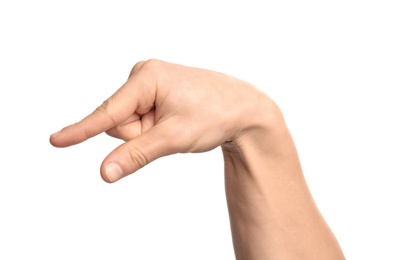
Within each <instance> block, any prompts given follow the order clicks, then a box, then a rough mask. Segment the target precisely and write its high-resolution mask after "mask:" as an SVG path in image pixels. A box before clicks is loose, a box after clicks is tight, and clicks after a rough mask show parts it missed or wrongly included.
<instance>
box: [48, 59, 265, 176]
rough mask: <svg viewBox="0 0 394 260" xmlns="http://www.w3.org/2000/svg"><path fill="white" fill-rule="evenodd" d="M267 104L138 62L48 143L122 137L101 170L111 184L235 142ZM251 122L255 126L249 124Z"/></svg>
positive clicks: (238, 86) (213, 78)
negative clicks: (167, 160) (162, 162)
mask: <svg viewBox="0 0 394 260" xmlns="http://www.w3.org/2000/svg"><path fill="white" fill-rule="evenodd" d="M270 103H272V102H271V101H270V99H269V98H268V97H267V96H266V95H264V94H263V93H261V92H260V91H258V90H257V89H256V88H254V87H253V86H251V85H250V84H248V83H246V82H243V81H241V80H238V79H235V78H233V77H230V76H227V75H224V74H221V73H218V72H213V71H207V70H202V69H197V68H191V67H185V66H181V65H176V64H171V63H167V62H163V61H158V60H149V61H146V62H139V63H137V64H136V65H135V66H134V67H133V69H132V71H131V73H130V76H129V78H128V80H127V82H126V83H125V84H124V85H123V86H122V87H121V88H120V89H119V90H118V91H117V92H116V93H115V94H114V95H113V96H111V97H110V98H108V99H107V100H106V101H104V103H103V104H102V105H101V106H99V107H98V108H97V109H96V110H95V111H94V112H93V113H92V114H90V115H88V116H87V117H85V118H84V119H83V120H82V121H80V122H78V123H75V124H73V125H70V126H67V127H65V128H64V129H62V130H61V131H60V132H57V133H55V134H53V135H52V136H51V138H50V142H51V144H52V145H54V146H57V147H66V146H70V145H74V144H77V143H80V142H83V141H85V140H87V139H89V138H91V137H93V136H95V135H97V134H100V133H102V132H104V131H105V132H106V133H107V134H108V135H110V136H112V137H116V138H120V139H123V140H124V141H125V143H124V144H122V145H120V146H119V147H118V148H116V149H115V150H114V151H112V152H111V153H110V154H109V155H108V156H107V157H106V158H105V160H104V161H103V163H102V165H101V169H100V171H101V176H102V178H103V179H104V180H105V181H107V182H115V181H117V180H119V179H120V178H122V177H125V176H126V175H128V174H131V173H133V172H135V171H136V170H138V169H140V168H141V167H143V166H145V165H146V164H148V163H150V162H152V161H153V160H155V159H157V158H159V157H162V156H166V155H170V154H175V153H187V152H205V151H209V150H211V149H214V148H215V147H217V146H220V145H222V144H223V143H225V142H226V141H234V140H236V139H237V138H240V137H241V136H242V135H244V134H245V133H246V132H247V130H248V129H249V128H253V126H254V125H257V124H260V123H261V120H262V118H259V119H257V118H256V115H260V114H261V113H260V112H262V111H261V110H260V109H261V108H262V109H264V106H267V104H270ZM254 118H256V120H254Z"/></svg>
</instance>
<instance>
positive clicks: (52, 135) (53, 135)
mask: <svg viewBox="0 0 394 260" xmlns="http://www.w3.org/2000/svg"><path fill="white" fill-rule="evenodd" d="M59 133H60V131H59V132H56V133H54V134H51V137H56V136H57V135H59Z"/></svg>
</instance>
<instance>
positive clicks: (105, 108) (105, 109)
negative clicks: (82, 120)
mask: <svg viewBox="0 0 394 260" xmlns="http://www.w3.org/2000/svg"><path fill="white" fill-rule="evenodd" d="M110 100H111V99H107V100H105V101H104V102H103V103H102V104H101V105H100V106H99V107H97V108H96V110H95V111H94V113H98V114H102V115H104V116H105V117H107V118H108V119H109V120H110V121H111V123H112V125H116V121H115V119H114V118H113V116H112V115H111V113H110V111H111V101H110Z"/></svg>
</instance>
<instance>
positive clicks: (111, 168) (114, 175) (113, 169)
mask: <svg viewBox="0 0 394 260" xmlns="http://www.w3.org/2000/svg"><path fill="white" fill-rule="evenodd" d="M105 174H107V178H108V179H109V181H110V182H115V181H117V180H119V179H120V178H122V176H123V171H122V169H121V168H120V166H119V165H118V164H116V163H112V162H111V163H109V164H108V165H107V166H106V167H105Z"/></svg>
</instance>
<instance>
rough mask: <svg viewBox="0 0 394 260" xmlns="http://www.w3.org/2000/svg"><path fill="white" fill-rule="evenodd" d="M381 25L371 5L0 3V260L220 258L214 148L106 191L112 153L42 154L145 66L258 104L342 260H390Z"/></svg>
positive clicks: (167, 161) (386, 9) (386, 29)
mask: <svg viewBox="0 0 394 260" xmlns="http://www.w3.org/2000/svg"><path fill="white" fill-rule="evenodd" d="M393 14H394V8H393V4H392V1H379V0H374V1H372V0H371V1H360V0H358V1H350V0H340V1H339V0H334V1H305V0H301V1H254V2H253V1H201V0H200V1H194V2H192V1H173V0H172V1H132V0H130V1H123V2H121V1H4V0H1V2H0V97H1V102H0V113H1V114H0V115H1V129H0V150H1V157H0V158H1V159H0V160H1V161H0V162H1V170H0V174H1V176H0V177H1V178H0V259H141V260H145V259H234V256H233V250H232V243H231V235H230V228H229V221H228V216H227V208H226V203H225V196H224V187H223V170H222V166H223V165H222V158H221V153H220V151H219V150H218V149H216V150H213V151H211V152H209V153H205V154H183V155H174V156H170V157H165V158H161V159H159V160H157V161H155V162H153V163H152V164H150V165H148V166H146V167H145V168H144V169H142V170H141V171H139V172H138V173H135V174H134V175H132V176H129V177H127V178H126V179H123V180H122V181H120V182H118V183H116V184H111V185H110V184H106V183H104V182H103V181H102V180H101V178H100V176H99V166H100V164H101V161H102V159H103V158H104V157H105V156H106V155H107V154H108V153H109V152H110V151H111V150H112V149H114V148H115V147H116V146H117V145H119V144H120V141H118V140H114V139H111V138H110V137H108V136H106V135H104V134H103V135H99V136H98V137H96V138H94V139H91V140H89V141H87V142H85V143H83V144H81V145H78V146H73V147H70V148H66V149H56V148H53V147H51V146H50V144H49V142H48V138H49V135H50V134H51V133H52V132H55V131H57V130H59V129H61V128H62V127H63V126H65V125H68V124H70V123H74V122H75V121H78V120H80V119H81V118H82V117H84V116H85V115H87V114H88V113H90V112H91V111H92V110H93V109H95V108H96V107H97V106H98V105H99V104H101V103H102V101H104V100H105V99H106V98H107V97H108V96H109V95H111V94H112V93H113V92H114V91H115V90H116V89H117V88H118V87H120V86H121V85H122V84H123V83H124V81H125V80H126V78H127V76H128V73H129V71H130V69H131V67H132V66H133V65H134V64H135V63H136V62H138V61H140V60H145V59H149V58H158V59H162V60H166V61H170V62H175V63H181V64H184V65H190V66H196V67H203V68H207V69H212V70H218V71H221V72H224V73H227V74H230V75H233V76H235V77H238V78H241V79H243V80H246V81H249V82H251V83H253V84H254V85H256V86H258V87H259V88H260V89H261V90H263V91H264V92H266V93H268V94H269V95H270V96H271V97H272V98H273V99H274V100H276V101H277V103H278V104H279V105H280V107H281V108H282V110H283V113H284V115H285V118H286V120H287V122H288V126H289V128H290V131H291V133H292V135H293V138H294V140H295V142H296V145H297V148H298V151H299V155H300V158H301V162H302V165H303V168H304V173H305V176H306V179H307V181H308V184H309V186H310V189H311V191H312V193H313V196H314V198H315V200H316V202H317V204H318V206H319V208H320V210H321V211H322V213H323V215H324V217H325V218H326V220H327V222H328V224H329V225H330V227H331V228H332V230H333V231H334V233H335V235H336V236H337V238H338V240H339V242H340V244H341V246H342V249H343V251H344V253H345V255H346V256H347V259H358V260H360V259H361V260H362V259H379V260H384V259H394V251H393V243H394V239H393V233H394V224H393V220H394V213H393V212H394V210H393V204H394V203H393V201H394V189H393V184H394V181H393V174H394V150H393V147H394V138H393V133H394V123H393V118H394V116H393V114H394V102H393V101H392V100H393V98H394V94H393V89H394V51H393V49H394V48H393V46H394V15H393ZM300 239H302V238H300Z"/></svg>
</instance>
